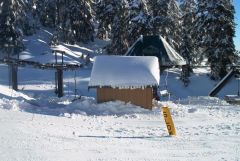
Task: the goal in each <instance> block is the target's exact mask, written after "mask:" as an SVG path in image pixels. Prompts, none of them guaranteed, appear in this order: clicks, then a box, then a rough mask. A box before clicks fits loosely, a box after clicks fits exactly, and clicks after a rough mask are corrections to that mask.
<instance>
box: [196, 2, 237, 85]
mask: <svg viewBox="0 0 240 161" xmlns="http://www.w3.org/2000/svg"><path fill="white" fill-rule="evenodd" d="M195 28H196V29H197V40H198V44H197V45H198V47H199V48H201V49H202V50H203V54H204V55H203V56H206V57H207V59H208V62H209V64H210V67H211V74H210V77H211V79H214V80H216V79H219V78H222V77H224V76H225V75H226V73H227V66H228V65H231V64H232V63H233V58H234V43H233V36H234V34H235V24H234V6H233V5H232V1H230V0H219V1H213V0H211V1H208V0H199V3H198V11H197V18H196V22H195Z"/></svg>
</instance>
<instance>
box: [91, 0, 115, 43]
mask: <svg viewBox="0 0 240 161" xmlns="http://www.w3.org/2000/svg"><path fill="white" fill-rule="evenodd" d="M114 10H115V8H114V1H112V0H102V1H99V2H98V3H97V4H96V19H97V20H98V22H99V26H98V33H97V37H98V38H99V39H107V38H110V34H111V26H112V24H113V20H114V16H115V15H114V13H115V12H114Z"/></svg>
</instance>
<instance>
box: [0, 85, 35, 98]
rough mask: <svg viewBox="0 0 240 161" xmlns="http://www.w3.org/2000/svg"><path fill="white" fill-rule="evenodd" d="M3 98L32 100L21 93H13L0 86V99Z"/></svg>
mask: <svg viewBox="0 0 240 161" xmlns="http://www.w3.org/2000/svg"><path fill="white" fill-rule="evenodd" d="M2 97H5V98H18V97H20V98H23V99H25V100H33V98H31V97H29V96H27V95H25V94H23V93H21V92H17V91H14V90H12V89H9V88H8V87H6V86H3V85H0V98H2Z"/></svg>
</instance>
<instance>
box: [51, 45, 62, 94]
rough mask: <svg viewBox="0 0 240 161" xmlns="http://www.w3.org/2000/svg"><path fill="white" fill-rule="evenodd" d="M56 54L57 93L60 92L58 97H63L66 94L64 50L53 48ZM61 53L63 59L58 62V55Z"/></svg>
mask: <svg viewBox="0 0 240 161" xmlns="http://www.w3.org/2000/svg"><path fill="white" fill-rule="evenodd" d="M52 52H53V53H54V54H55V65H56V70H57V71H56V73H55V93H56V94H58V97H59V98H60V97H62V96H63V95H64V92H63V54H64V51H62V50H57V49H53V51H52ZM58 53H59V54H61V61H60V62H59V63H58V55H57V54H58Z"/></svg>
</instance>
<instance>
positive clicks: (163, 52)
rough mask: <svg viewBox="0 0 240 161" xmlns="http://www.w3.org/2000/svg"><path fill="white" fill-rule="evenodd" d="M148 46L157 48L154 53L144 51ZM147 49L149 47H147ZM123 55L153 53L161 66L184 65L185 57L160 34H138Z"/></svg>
mask: <svg viewBox="0 0 240 161" xmlns="http://www.w3.org/2000/svg"><path fill="white" fill-rule="evenodd" d="M148 47H154V48H157V50H158V51H157V52H155V53H150V54H149V53H148V54H146V53H144V52H143V51H144V50H145V49H147V48H148ZM148 50H149V49H148ZM125 55H131V56H135V55H136V56H143V55H146V56H148V55H155V56H157V57H158V58H159V63H160V65H161V66H174V65H185V64H186V61H185V59H184V58H183V57H182V56H181V55H180V54H179V53H177V52H176V51H175V50H174V49H173V48H172V47H171V46H170V45H169V43H168V42H167V41H166V40H165V39H164V38H163V37H162V36H160V35H158V36H157V35H155V36H154V35H153V36H140V37H139V38H138V39H137V41H135V43H134V44H133V45H132V46H131V47H130V48H129V49H128V51H127V52H126V54H125Z"/></svg>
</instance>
